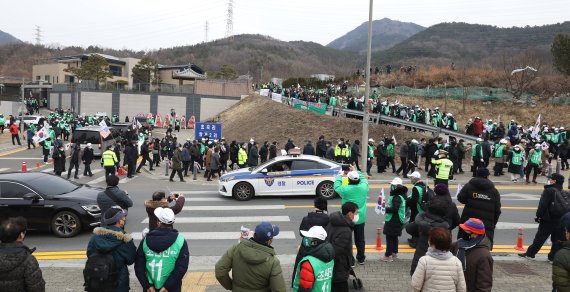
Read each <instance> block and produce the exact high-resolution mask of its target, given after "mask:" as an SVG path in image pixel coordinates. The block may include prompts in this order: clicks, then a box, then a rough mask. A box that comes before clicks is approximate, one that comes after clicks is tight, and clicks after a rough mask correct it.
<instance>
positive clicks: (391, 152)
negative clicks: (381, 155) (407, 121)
mask: <svg viewBox="0 0 570 292" xmlns="http://www.w3.org/2000/svg"><path fill="white" fill-rule="evenodd" d="M386 155H388V157H394V145H393V144H390V145H388V147H386Z"/></svg>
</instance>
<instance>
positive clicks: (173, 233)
mask: <svg viewBox="0 0 570 292" xmlns="http://www.w3.org/2000/svg"><path fill="white" fill-rule="evenodd" d="M177 238H178V230H176V229H173V228H156V229H154V230H153V231H151V232H149V233H148V234H147V235H146V238H145V240H146V244H147V245H148V247H149V249H150V250H152V251H154V252H157V253H160V252H163V251H165V250H167V249H168V248H169V247H170V246H171V245H172V244H173V243H174V242H175V241H176V239H177ZM143 243H144V241H141V243H140V245H139V248H138V249H137V258H136V260H135V274H136V275H137V279H139V283H141V286H142V287H143V291H146V290H147V289H148V288H149V287H150V283H149V282H148V279H147V277H146V256H145V254H144V251H143ZM189 261H190V254H189V252H188V244H187V242H186V240H185V241H184V244H183V245H182V248H181V249H180V253H179V254H178V258H177V259H176V264H175V267H174V270H173V271H172V273H171V274H170V276H169V277H168V280H166V282H165V283H164V288H166V290H168V292H180V291H181V290H182V278H184V275H186V272H187V271H188V262H189Z"/></svg>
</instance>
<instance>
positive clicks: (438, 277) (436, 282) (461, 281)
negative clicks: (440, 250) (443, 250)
mask: <svg viewBox="0 0 570 292" xmlns="http://www.w3.org/2000/svg"><path fill="white" fill-rule="evenodd" d="M412 288H413V289H414V291H422V292H448V291H449V292H455V291H457V292H465V291H467V290H466V285H465V277H464V275H463V268H462V267H461V262H460V261H459V259H458V258H456V257H454V256H452V257H450V258H448V259H446V260H439V259H436V258H433V257H431V256H428V255H426V256H423V257H422V258H420V261H419V262H418V267H417V268H416V271H415V273H414V274H413V276H412Z"/></svg>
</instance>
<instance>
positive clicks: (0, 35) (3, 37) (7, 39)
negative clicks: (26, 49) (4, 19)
mask: <svg viewBox="0 0 570 292" xmlns="http://www.w3.org/2000/svg"><path fill="white" fill-rule="evenodd" d="M21 42H22V41H21V40H19V39H17V38H15V37H14V36H13V35H11V34H9V33H7V32H3V31H1V30H0V46H1V45H6V44H13V43H21Z"/></svg>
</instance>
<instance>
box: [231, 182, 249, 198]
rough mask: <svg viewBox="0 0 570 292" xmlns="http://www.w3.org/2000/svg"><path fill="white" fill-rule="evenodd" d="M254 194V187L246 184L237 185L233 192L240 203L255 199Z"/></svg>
mask: <svg viewBox="0 0 570 292" xmlns="http://www.w3.org/2000/svg"><path fill="white" fill-rule="evenodd" d="M254 193H255V191H254V190H253V187H252V186H251V185H250V184H248V183H246V182H240V183H238V184H236V185H235V186H234V189H233V192H232V194H233V196H234V198H235V199H236V200H238V201H249V200H251V198H253V194H254Z"/></svg>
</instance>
